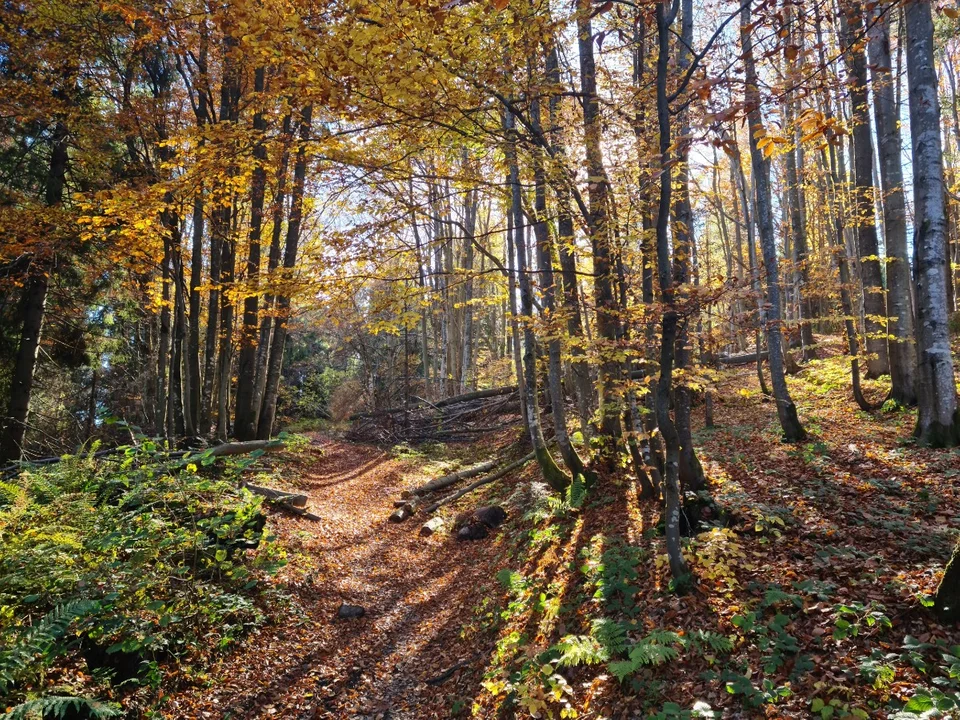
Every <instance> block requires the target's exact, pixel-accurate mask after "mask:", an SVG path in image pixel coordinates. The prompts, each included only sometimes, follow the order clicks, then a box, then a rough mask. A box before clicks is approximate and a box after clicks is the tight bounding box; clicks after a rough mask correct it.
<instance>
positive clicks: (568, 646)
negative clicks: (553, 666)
mask: <svg viewBox="0 0 960 720" xmlns="http://www.w3.org/2000/svg"><path fill="white" fill-rule="evenodd" d="M553 649H554V650H556V651H557V652H559V653H560V659H559V660H558V664H559V665H560V666H562V667H572V666H576V665H597V664H599V663H602V662H606V661H607V660H609V659H610V654H609V653H608V652H607V649H606V648H605V647H604V646H603V645H602V644H601V643H599V642H598V641H597V639H596V638H593V637H590V636H589V635H567V636H566V637H563V638H561V639H560V642H558V643H557V644H556V645H554V646H553Z"/></svg>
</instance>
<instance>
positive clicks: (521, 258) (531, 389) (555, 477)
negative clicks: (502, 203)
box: [503, 110, 570, 491]
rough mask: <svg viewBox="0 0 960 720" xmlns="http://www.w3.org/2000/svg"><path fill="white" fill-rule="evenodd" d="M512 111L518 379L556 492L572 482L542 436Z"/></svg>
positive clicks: (507, 125)
mask: <svg viewBox="0 0 960 720" xmlns="http://www.w3.org/2000/svg"><path fill="white" fill-rule="evenodd" d="M514 122H515V121H514V118H513V114H512V113H511V112H510V111H509V110H505V112H504V123H503V124H504V130H505V131H506V135H507V141H508V145H507V167H508V171H509V175H510V198H511V208H510V210H511V214H512V215H513V233H514V236H513V237H514V240H513V244H514V246H515V251H516V258H517V281H518V284H519V286H520V312H521V313H522V315H523V318H524V319H523V372H522V374H521V375H520V376H519V377H518V378H517V380H518V382H519V383H520V384H521V385H522V386H524V387H525V392H524V393H523V396H522V397H523V399H524V404H525V406H526V413H525V415H526V418H527V427H528V429H529V431H530V442H531V444H532V445H533V451H534V453H536V456H537V462H538V463H539V464H540V470H541V472H542V473H543V478H544V480H546V481H547V484H548V485H549V486H550V487H551V488H553V489H554V490H557V491H562V490H564V489H566V487H567V485H568V484H569V482H570V478H568V477H567V476H566V475H565V474H564V472H563V471H562V470H561V469H560V468H559V467H558V466H557V463H556V461H555V460H554V459H553V455H551V454H550V451H549V450H548V449H547V443H546V440H545V439H544V437H543V428H542V427H541V425H540V409H539V407H538V402H537V400H538V394H537V356H536V352H537V348H536V345H537V340H536V337H535V336H534V332H533V290H532V288H531V287H530V274H529V273H528V272H527V257H526V256H527V253H526V248H525V247H524V246H525V242H524V237H523V236H524V232H523V227H524V222H523V195H522V193H523V189H522V187H521V185H520V169H519V167H518V158H517V151H518V148H517V133H516V128H515V125H514Z"/></svg>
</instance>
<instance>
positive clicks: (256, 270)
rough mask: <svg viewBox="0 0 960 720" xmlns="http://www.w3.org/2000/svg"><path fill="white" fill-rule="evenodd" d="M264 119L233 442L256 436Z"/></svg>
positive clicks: (258, 117)
mask: <svg viewBox="0 0 960 720" xmlns="http://www.w3.org/2000/svg"><path fill="white" fill-rule="evenodd" d="M265 82H266V80H265V71H264V69H263V67H258V68H257V69H256V71H255V72H254V86H253V90H254V93H256V94H257V95H259V96H262V95H263V92H264V85H265ZM266 130H267V120H266V118H265V117H264V114H263V108H257V112H256V113H255V114H254V116H253V132H254V135H255V136H256V139H255V143H256V145H255V146H254V148H253V162H254V168H253V178H252V180H251V184H250V235H249V244H248V248H247V291H246V297H245V298H244V300H243V330H242V332H241V334H240V355H239V357H238V359H237V402H236V415H235V421H234V427H233V434H234V437H236V438H237V440H253V439H254V438H255V437H256V436H257V419H258V418H257V410H258V408H257V407H256V405H255V400H256V394H257V392H256V387H257V323H258V320H259V312H260V311H259V306H260V296H259V292H260V235H261V232H262V230H263V201H264V196H265V194H266V187H267V168H266V163H267V146H266V145H265V144H264V135H265V134H266Z"/></svg>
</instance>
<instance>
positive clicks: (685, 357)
mask: <svg viewBox="0 0 960 720" xmlns="http://www.w3.org/2000/svg"><path fill="white" fill-rule="evenodd" d="M681 8H682V9H681V16H680V42H679V43H678V58H677V67H678V69H679V71H680V73H681V75H682V74H684V73H686V72H687V70H688V68H689V67H690V63H691V59H692V58H691V53H692V50H691V47H692V46H693V3H692V1H691V0H683V2H682V3H681ZM679 120H680V140H679V144H678V148H677V164H676V179H675V180H674V182H675V183H676V201H675V204H674V209H673V216H674V217H673V221H674V222H673V280H674V283H675V284H676V286H677V287H681V288H682V287H685V286H687V285H689V283H690V280H691V267H692V263H693V255H694V252H695V249H694V248H695V246H694V243H695V239H694V236H693V227H694V223H693V210H692V208H691V207H690V168H689V156H690V145H689V141H688V140H687V139H686V138H687V137H688V136H689V135H690V120H689V113H688V110H687V109H686V108H684V109H683V110H681V112H680V115H679ZM686 295H687V294H686V293H683V296H682V297H681V299H682V300H685V301H686V300H688V298H687V297H686ZM688 346H689V336H688V332H687V328H686V324H684V325H683V326H682V327H678V332H677V348H676V354H675V362H676V367H677V369H679V370H683V369H685V368H687V367H688V366H689V365H690V354H691V353H690V350H689V347H688ZM673 404H674V409H673V415H674V422H675V423H676V428H677V437H678V439H679V441H680V456H679V460H680V465H679V469H678V470H679V477H680V487H681V488H682V489H683V490H684V491H690V492H698V491H699V490H701V489H703V487H704V486H705V485H706V483H707V479H706V476H705V475H704V474H703V468H702V467H701V465H700V460H699V459H698V458H697V453H696V451H695V450H694V447H693V431H692V428H691V426H690V406H691V404H692V401H691V398H690V388H688V387H687V386H686V384H684V383H680V384H678V385H677V386H676V387H675V388H674V391H673Z"/></svg>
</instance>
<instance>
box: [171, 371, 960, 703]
mask: <svg viewBox="0 0 960 720" xmlns="http://www.w3.org/2000/svg"><path fill="white" fill-rule="evenodd" d="M847 378H848V376H847V365H846V361H845V360H844V359H843V358H841V357H836V356H833V357H830V358H828V359H826V360H821V361H816V362H814V363H812V364H810V365H809V366H807V367H806V368H805V369H804V370H803V372H802V373H801V374H800V375H798V376H795V377H793V378H791V379H790V383H791V389H792V392H793V393H794V398H795V400H796V401H797V404H798V407H799V410H800V415H801V417H802V418H803V419H804V421H805V423H806V426H807V430H808V432H809V433H810V440H809V441H808V442H807V443H805V444H802V445H796V446H792V445H786V444H783V443H781V442H780V439H779V433H778V428H777V425H776V414H775V410H774V407H773V405H772V403H771V402H770V401H769V400H768V399H767V398H764V397H763V396H762V395H761V394H760V393H759V390H758V387H757V381H756V377H755V371H754V369H753V368H752V366H751V367H745V368H739V369H735V370H728V371H725V372H724V373H723V375H722V376H721V381H720V386H719V387H718V389H717V402H716V421H717V427H716V428H714V429H709V430H708V429H704V428H703V419H702V415H701V414H700V413H701V412H702V408H698V409H697V411H696V416H695V420H694V423H695V427H696V428H698V429H699V430H698V432H697V438H696V442H697V444H698V447H699V450H700V453H701V458H702V460H703V462H704V464H705V466H706V469H707V473H708V475H709V476H710V479H711V483H712V485H711V489H712V493H713V496H714V498H715V500H716V502H717V506H716V507H715V508H713V509H712V515H711V516H710V517H708V518H707V521H706V522H705V523H703V524H702V525H701V526H700V527H698V528H697V529H696V531H695V532H694V533H692V535H693V537H691V538H690V539H689V540H688V541H687V556H688V559H689V560H690V563H691V565H692V567H693V570H694V573H695V576H696V580H695V582H694V586H693V588H692V590H691V591H690V592H689V593H687V594H686V595H684V596H682V597H678V596H677V595H676V594H674V593H673V592H671V591H670V589H669V587H668V582H669V577H668V572H667V569H666V567H665V563H664V562H663V558H662V554H663V543H662V537H661V536H660V533H659V531H658V528H657V522H658V519H659V518H658V515H659V509H658V507H657V506H655V505H653V504H650V503H644V502H640V501H638V499H637V493H636V486H635V483H634V482H633V481H632V479H631V478H630V477H629V476H628V475H626V474H624V475H622V476H620V477H616V478H608V479H606V480H604V481H602V482H601V483H600V485H599V486H597V487H594V488H591V489H590V490H589V491H588V492H587V494H586V496H585V498H579V497H569V498H567V500H566V501H562V502H561V501H559V500H557V499H554V500H550V499H549V496H548V495H546V494H545V493H543V492H542V491H541V489H538V488H537V486H536V485H531V483H532V482H533V481H535V480H536V475H535V470H534V468H532V467H530V466H528V467H527V468H526V470H525V471H524V472H523V473H519V474H517V475H516V476H514V477H511V478H508V479H506V480H505V481H503V482H501V483H498V484H496V485H494V486H491V487H490V488H489V489H488V492H487V494H486V495H484V494H482V493H476V494H475V495H474V496H470V497H468V498H467V499H465V500H464V501H462V503H461V505H459V506H458V507H457V508H455V509H454V510H451V511H448V513H449V514H450V515H452V514H454V513H455V512H456V511H457V510H460V509H462V508H464V507H474V506H475V505H477V504H478V503H480V502H482V501H485V500H487V499H493V500H496V501H498V502H501V503H503V504H505V506H506V507H507V508H508V511H510V513H511V518H510V520H509V521H508V523H507V525H506V526H505V527H504V528H503V529H502V530H501V531H500V532H499V533H498V534H497V535H496V536H495V537H492V538H489V539H487V540H483V541H479V542H474V543H457V542H456V541H455V540H454V539H453V538H452V537H450V536H449V535H447V534H440V535H437V536H433V537H430V538H421V537H420V536H419V529H420V526H421V523H422V520H421V519H420V518H419V516H418V517H415V518H414V519H412V520H410V521H408V522H406V523H403V524H400V525H394V524H390V523H388V522H387V521H386V519H387V516H388V515H389V513H390V512H391V510H392V501H393V500H394V499H396V498H397V497H398V496H399V492H400V490H401V489H404V488H409V487H413V486H415V485H417V484H419V483H421V482H422V481H423V480H424V479H425V478H428V477H435V476H437V475H439V474H442V471H443V469H444V468H445V467H447V466H449V463H450V462H451V461H454V462H455V461H459V462H461V463H463V464H466V463H468V462H471V461H473V460H476V459H480V458H487V457H489V456H490V454H491V453H498V454H500V453H502V454H504V456H506V453H515V452H516V450H515V449H506V448H504V449H502V450H494V449H493V448H495V447H497V446H498V445H500V446H505V445H506V444H507V443H508V440H509V439H508V438H506V437H500V438H495V439H489V438H488V439H486V440H485V441H484V442H482V443H477V444H475V445H474V446H472V447H463V446H461V447H459V448H449V449H444V448H439V449H431V450H430V451H429V452H426V453H417V452H404V451H403V450H402V449H401V450H399V451H398V450H397V449H394V450H393V451H386V450H381V449H376V448H372V447H367V446H358V445H351V444H348V443H343V442H340V441H337V440H334V439H332V438H331V437H327V436H317V438H316V439H315V443H316V444H318V445H319V446H320V447H322V448H323V450H324V453H323V455H322V456H321V457H316V456H313V457H310V458H309V459H307V460H303V461H302V463H301V465H300V466H299V467H295V468H293V469H292V470H291V478H292V479H291V480H290V482H293V481H294V480H295V481H296V482H295V484H296V486H297V487H298V488H300V489H302V490H304V491H305V492H307V493H309V495H310V497H311V503H310V510H311V511H313V512H314V513H316V514H317V515H319V516H320V517H321V518H322V521H321V522H311V521H309V520H305V519H298V518H290V517H284V516H274V517H273V518H272V520H271V522H272V523H273V525H274V528H273V529H274V530H275V531H276V533H277V534H278V535H279V537H280V538H281V540H282V541H283V542H284V543H286V545H287V547H288V548H289V553H290V554H289V558H288V559H289V560H290V563H289V565H288V567H287V568H286V569H285V570H284V571H283V573H281V576H280V577H279V578H278V582H280V583H283V584H284V585H285V586H286V589H287V590H288V592H289V593H290V602H289V605H288V607H287V608H286V609H284V610H283V611H282V612H281V613H280V615H281V617H279V618H278V620H279V622H278V623H277V624H275V625H272V626H269V627H266V628H264V629H261V630H259V631H257V632H256V633H255V634H254V635H252V636H251V637H249V639H248V640H247V641H246V642H245V644H244V647H243V648H242V649H241V650H239V651H238V652H235V653H234V654H232V655H230V656H228V657H227V658H225V659H224V660H223V661H222V663H221V664H220V665H219V666H217V667H215V668H213V669H212V671H211V672H210V674H209V680H208V683H207V686H206V687H202V688H194V689H191V690H187V691H183V692H181V693H178V694H176V695H174V696H172V697H171V698H169V700H168V702H167V703H166V705H165V708H166V713H167V714H168V715H169V716H170V717H188V716H189V717H234V718H236V717H244V718H259V717H285V718H286V717H289V718H309V717H319V718H395V719H400V718H409V719H411V720H412V719H415V718H416V719H419V718H446V717H456V716H469V715H471V713H472V714H474V715H476V716H479V717H496V716H498V713H500V714H502V716H504V717H528V716H530V715H531V714H533V713H539V714H540V715H541V716H544V717H547V716H550V715H551V714H552V715H553V716H560V715H561V713H565V714H566V715H568V716H572V714H573V713H574V712H575V713H577V716H579V717H581V718H633V717H658V718H686V717H729V718H740V717H820V718H822V719H823V720H829V719H830V718H842V717H860V718H866V717H894V716H898V717H904V718H909V717H921V716H924V715H923V713H924V712H926V713H927V714H926V715H925V717H936V716H937V715H936V708H938V707H939V708H940V709H941V711H942V713H944V714H943V716H950V713H951V712H952V711H953V707H954V706H953V703H954V700H953V698H954V697H955V693H958V688H960V659H957V656H958V654H960V648H954V646H955V645H957V644H960V633H957V632H956V630H955V629H954V628H948V627H942V626H941V625H939V624H938V623H937V622H936V620H935V619H934V617H933V615H932V612H931V610H930V609H929V608H928V607H927V605H928V604H929V597H930V595H931V594H932V593H933V592H934V590H935V588H936V585H937V582H938V580H939V573H940V572H941V571H942V568H943V565H944V564H945V562H946V560H947V558H948V557H949V554H950V551H951V549H952V546H953V544H954V542H955V540H956V536H957V531H958V530H960V498H958V496H957V492H956V481H957V479H958V478H960V454H958V453H957V451H931V450H924V449H919V448H916V447H914V446H913V445H912V444H911V443H910V442H909V435H910V431H911V429H912V423H913V413H912V412H904V411H900V410H896V409H891V408H887V411H885V412H878V413H876V414H865V413H862V412H860V411H859V410H857V408H856V406H855V405H854V403H853V402H852V400H851V399H850V398H849V390H848V387H847V383H848V379H847ZM868 391H869V392H870V393H871V394H872V395H874V396H878V397H879V396H882V394H883V388H882V386H881V385H879V384H878V385H874V386H871V387H869V388H868ZM451 453H454V454H456V457H453V456H452V455H451ZM498 577H499V579H498ZM341 602H347V603H354V604H360V605H363V606H364V607H365V608H366V610H367V615H366V616H365V617H363V618H361V619H357V620H338V619H336V613H337V608H338V607H339V605H340V603H341ZM451 669H453V672H448V673H445V671H449V670H451ZM444 674H446V675H447V676H448V677H446V678H445V679H440V678H441V676H443V675H444ZM618 676H621V677H622V678H623V680H622V681H621V680H619V679H618ZM428 681H434V682H432V683H431V682H428ZM958 697H960V695H958ZM897 713H900V715H897Z"/></svg>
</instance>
